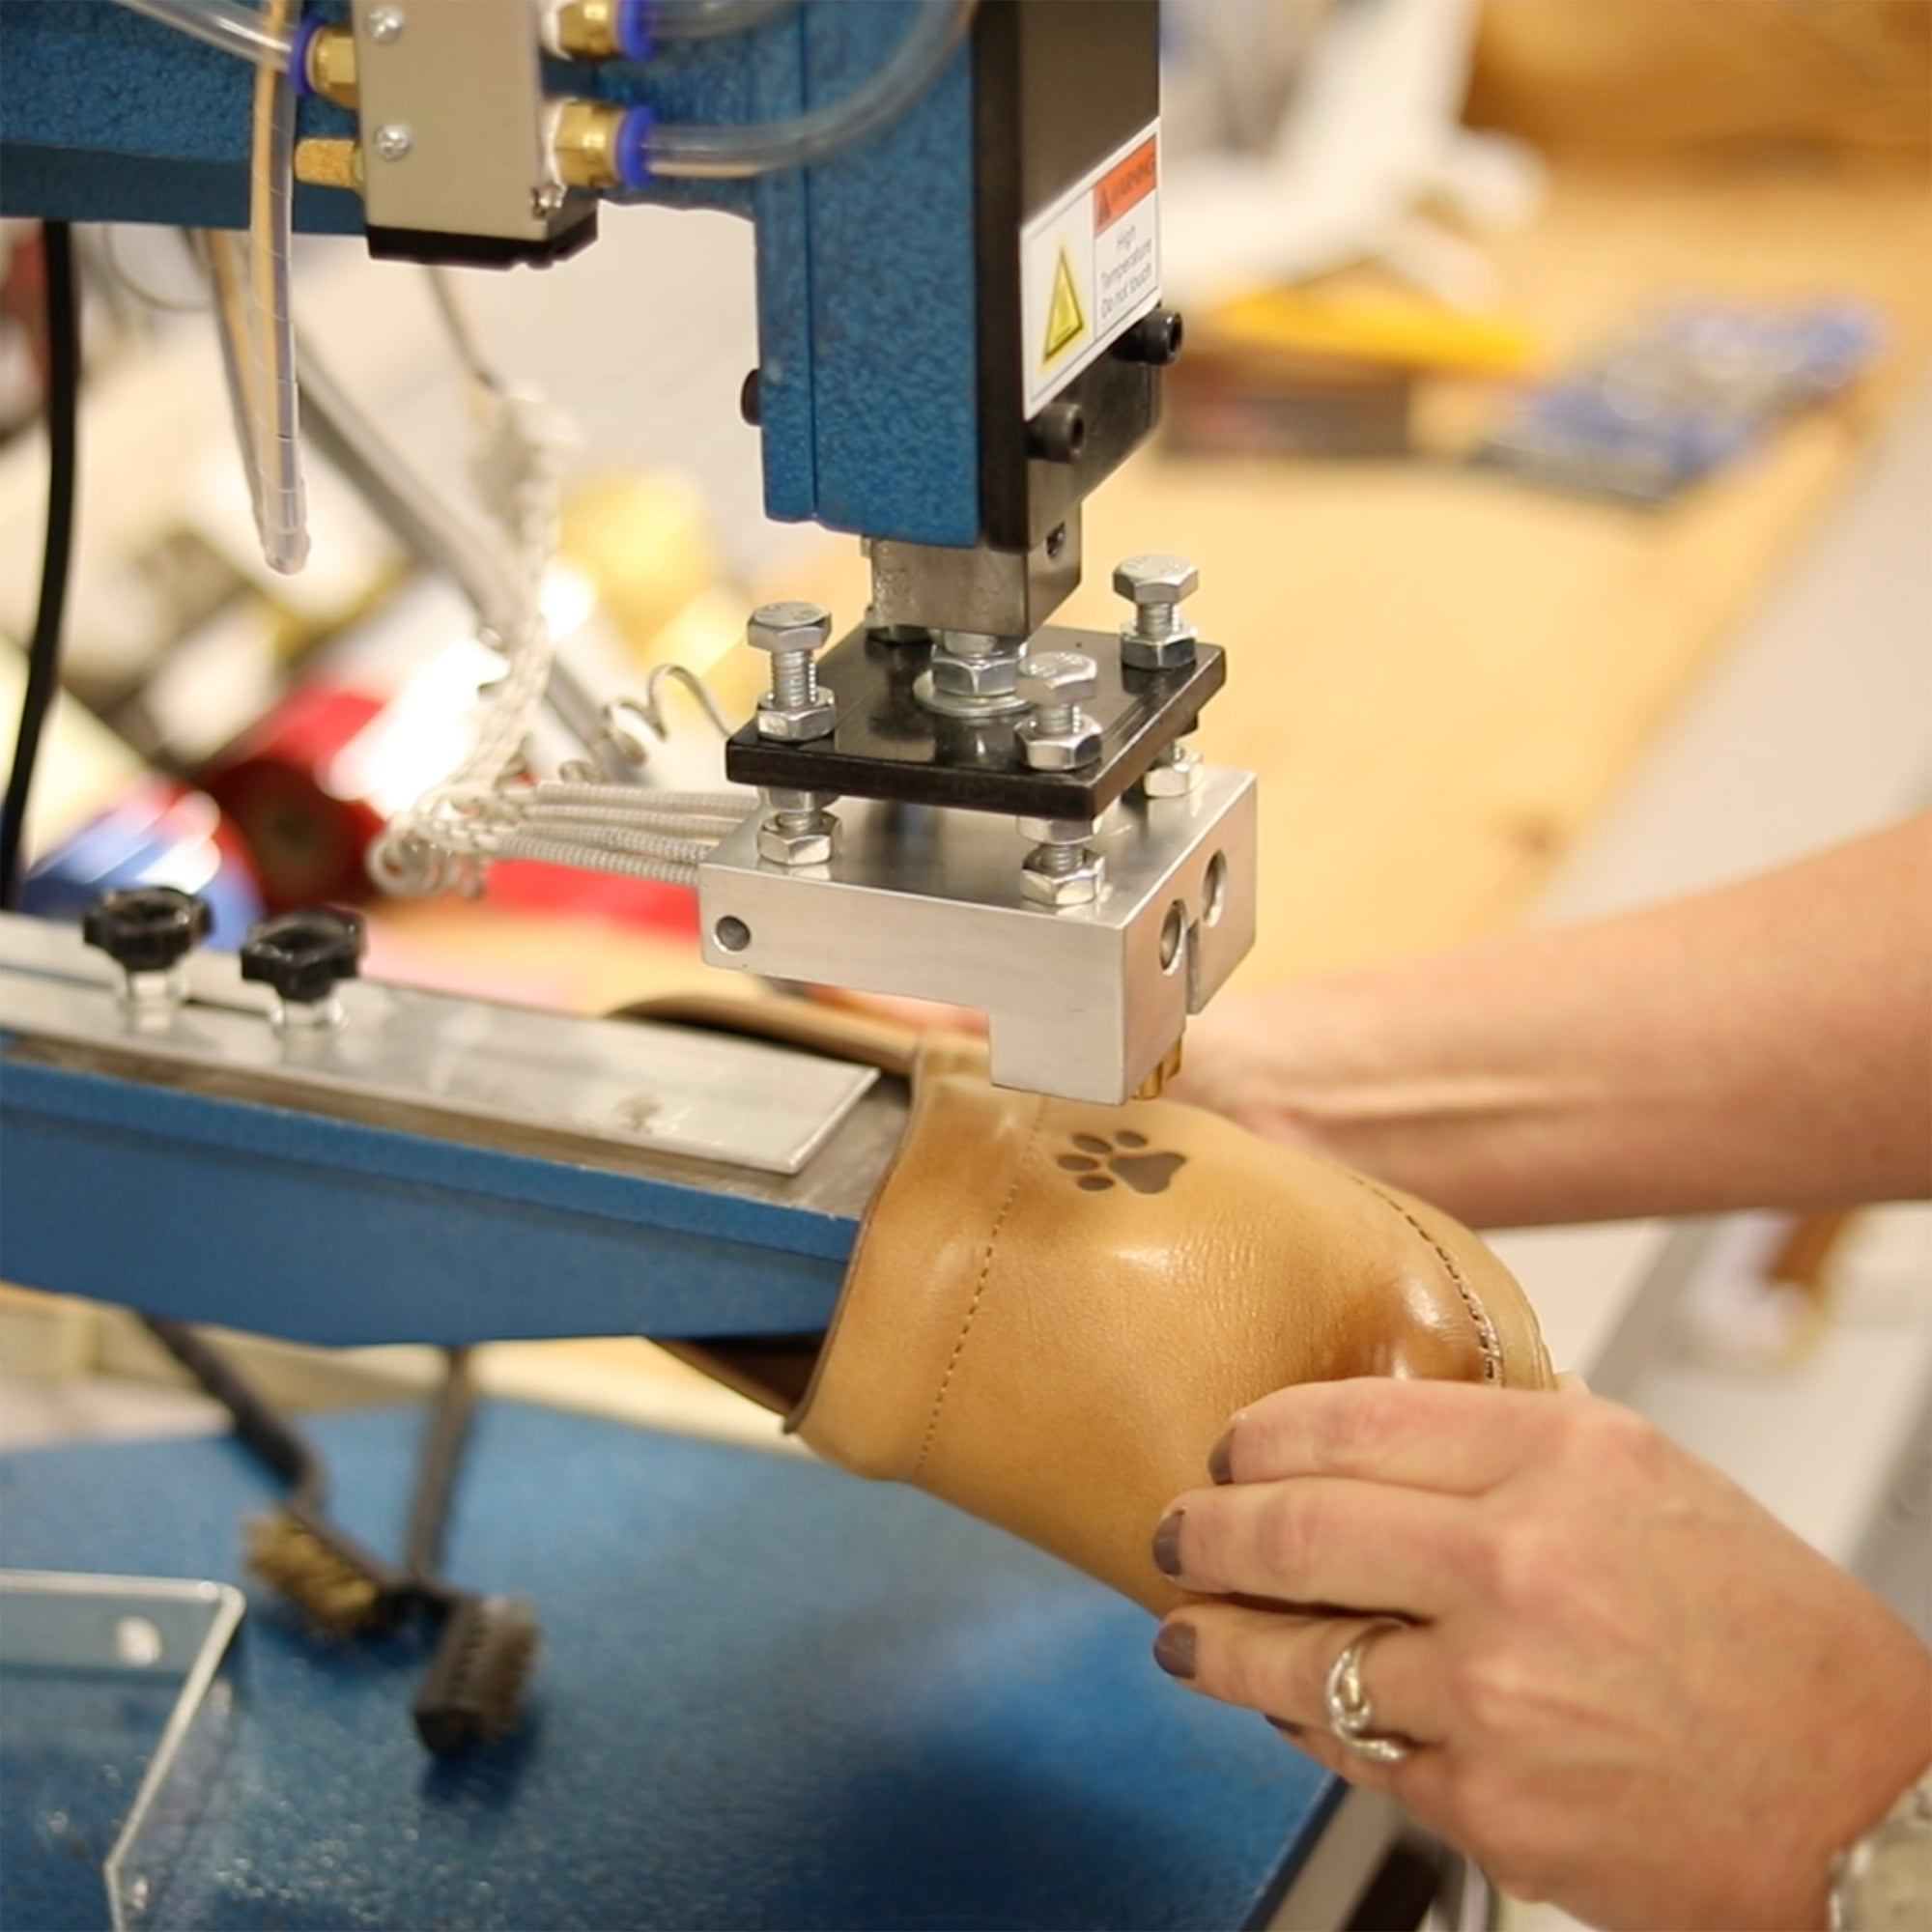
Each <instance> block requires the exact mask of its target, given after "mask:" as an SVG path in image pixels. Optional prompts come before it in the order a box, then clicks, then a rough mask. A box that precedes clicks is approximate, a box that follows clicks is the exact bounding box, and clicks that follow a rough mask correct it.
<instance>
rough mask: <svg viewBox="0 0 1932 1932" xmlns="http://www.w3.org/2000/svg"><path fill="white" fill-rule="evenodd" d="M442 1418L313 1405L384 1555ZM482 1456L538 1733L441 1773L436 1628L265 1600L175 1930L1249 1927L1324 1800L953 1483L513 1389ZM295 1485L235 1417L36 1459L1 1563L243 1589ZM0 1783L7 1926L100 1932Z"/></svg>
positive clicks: (172, 1894)
mask: <svg viewBox="0 0 1932 1932" xmlns="http://www.w3.org/2000/svg"><path fill="white" fill-rule="evenodd" d="M417 1429H418V1420H417V1417H416V1415H415V1414H414V1413H413V1412H412V1411H410V1410H403V1409H383V1410H377V1411H362V1412H359V1413H355V1414H349V1415H339V1416H335V1417H332V1418H328V1419H327V1420H325V1421H322V1422H320V1423H319V1424H318V1425H317V1426H316V1430H315V1434H316V1435H317V1437H318V1439H319V1440H320V1441H321V1442H322V1444H323V1445H324V1447H325V1449H326V1451H327V1454H328V1456H329V1457H330V1459H331V1461H332V1463H333V1465H334V1470H335V1476H336V1488H337V1493H338V1496H339V1497H340V1500H341V1503H342V1513H343V1515H344V1517H345V1518H346V1519H347V1520H349V1522H350V1524H351V1526H352V1527H354V1528H355V1529H357V1530H359V1531H360V1532H361V1533H363V1534H364V1535H366V1536H369V1537H370V1538H372V1539H373V1540H376V1541H377V1542H378V1543H379V1547H392V1546H393V1544H394V1543H395V1541H396V1539H397V1536H398V1534H399V1528H400V1521H401V1517H402V1513H403V1509H404V1506H405V1497H406V1495H407V1491H408V1485H409V1481H410V1476H411V1468H412V1456H413V1445H414V1441H415V1437H416V1433H417ZM471 1458H472V1460H471V1461H470V1463H469V1467H468V1470H467V1480H466V1483H465V1485H464V1488H463V1492H462V1494H461V1496H460V1499H459V1508H458V1514H457V1520H456V1521H455V1523H454V1525H453V1534H452V1539H451V1548H450V1568H451V1572H452V1574H453V1575H455V1576H456V1577H459V1578H461V1579H462V1580H464V1581H465V1582H468V1583H472V1584H475V1585H477V1586H480V1587H487V1588H490V1589H493V1590H508V1591H515V1592H521V1593H524V1594H526V1595H529V1596H531V1597H533V1598H535V1599H536V1600H537V1601H538V1603H539V1605H540V1606H541V1610H542V1614H543V1620H544V1626H545V1631H546V1650H545V1655H544V1658H543V1661H542V1663H541V1666H540V1668H539V1671H538V1674H537V1676H536V1679H535V1681H534V1687H533V1695H532V1701H531V1708H530V1715H529V1719H528V1722H527V1724H526V1732H525V1735H524V1736H523V1737H522V1738H520V1739H519V1740H517V1741H515V1742H514V1743H512V1744H510V1745H508V1746H505V1747H499V1748H497V1750H495V1751H492V1752H486V1753H483V1754H479V1755H478V1756H476V1757H474V1758H472V1759H470V1760H469V1761H467V1762H460V1763H433V1762H431V1761H430V1760H428V1759H427V1758H426V1757H425V1756H424V1755H423V1753H422V1751H421V1749H420V1748H419V1747H418V1746H417V1744H416V1743H415V1739H414V1736H413V1733H412V1729H411V1726H410V1719H409V1704H410V1699H411V1697H412V1694H413V1691H414V1688H415V1681H416V1678H417V1675H418V1673H419V1664H420V1662H421V1659H422V1656H423V1646H422V1644H421V1642H420V1640H419V1639H417V1638H414V1637H412V1636H398V1637H394V1638H390V1639H386V1640H384V1642H382V1643H380V1644H374V1645H363V1646H356V1647H352V1648H346V1649H328V1648H324V1647H319V1646H317V1645H316V1644H314V1643H313V1642H311V1641H310V1640H309V1639H307V1638H306V1637H304V1636H302V1635H301V1634H298V1632H297V1631H296V1629H295V1628H294V1627H293V1626H292V1624H291V1623H290V1622H289V1621H288V1619H287V1617H286V1615H285V1613H283V1612H281V1611H280V1610H278V1609H277V1608H276V1607H275V1606H274V1605H272V1604H271V1603H266V1602H264V1601H263V1599H262V1595H261V1593H260V1592H259V1590H254V1589H251V1599H250V1613H249V1618H248V1623H247V1625H246V1626H244V1630H243V1638H242V1654H241V1663H240V1671H241V1676H240V1683H241V1708H240V1711H239V1714H238V1717H237V1719H236V1729H235V1734H234V1743H233V1746H232V1747H231V1749H230V1751H229V1754H228V1756H227V1758H226V1760H225V1763H224V1766H223V1770H222V1775H221V1776H220V1777H219V1779H218V1780H217V1781H216V1783H215V1786H214V1788H213V1792H212V1794H211V1797H210V1801H209V1804H208V1807H207V1810H206V1812H205V1813H204V1815H203V1817H202V1820H201V1823H200V1826H199V1828H198V1830H197V1833H196V1835H195V1837H194V1839H193V1841H192V1842H191V1844H190V1846H189V1848H188V1850H187V1852H186V1854H185V1856H184V1858H183V1860H182V1861H181V1863H180V1865H179V1867H178V1869H177V1873H176V1876H175V1878H174V1880H173V1882H172V1883H171V1884H169V1885H168V1886H167V1887H166V1889H165V1890H164V1891H163V1893H162V1895H161V1897H160V1898H159V1900H158V1911H157V1913H156V1919H157V1921H158V1922H159V1923H161V1924H179V1925H196V1926H207V1927H220V1928H229V1927H250V1928H266V1927H288V1928H299V1932H322V1929H323V1928H332V1927H348V1926H355V1927H379V1926H380V1927H398V1928H402V1927H407V1928H411V1932H428V1928H431V1927H464V1928H486V1927H504V1928H515V1932H550V1929H551V1928H555V1932H562V1928H566V1927H571V1928H578V1927H582V1928H599V1932H610V1928H617V1927H624V1928H642V1927H671V1926H675V1927H692V1928H696V1927H724V1926H730V1927H774V1928H777V1927H782V1928H799V1932H803V1928H809V1927H840V1928H845V1927H852V1928H857V1927H887V1926H891V1927H901V1928H914V1927H973V1928H984V1929H987V1932H989V1929H990V1928H994V1927H1020V1926H1029V1927H1033V1926H1037V1927H1047V1926H1052V1927H1081V1928H1094V1927H1108V1928H1117V1927H1118V1928H1126V1927H1223V1926H1225V1927H1236V1926H1240V1925H1243V1924H1246V1923H1250V1922H1252V1921H1254V1920H1255V1919H1257V1918H1265V1916H1266V1912H1267V1910H1268V1908H1269V1906H1270V1904H1271V1901H1272V1898H1273V1896H1274V1894H1275V1892H1276V1890H1277V1889H1278V1887H1279V1885H1280V1883H1281V1882H1282V1880H1283V1878H1284V1876H1285V1874H1286V1873H1287V1872H1289V1871H1291V1870H1292V1869H1293V1867H1294V1866H1295V1865H1296V1864H1297V1863H1298V1862H1299V1860H1300V1857H1301V1855H1302V1853H1303V1852H1304V1851H1305V1848H1306V1845H1307V1843H1308V1842H1309V1841H1310V1839H1311V1838H1312V1836H1313V1834H1314V1833H1315V1832H1316V1831H1317V1830H1318V1829H1319V1826H1320V1824H1321V1821H1322V1819H1323V1818H1324V1817H1325V1816H1326V1812H1327V1808H1328V1804H1329V1801H1330V1797H1331V1794H1332V1790H1333V1787H1332V1785H1331V1784H1330V1782H1329V1781H1328V1780H1327V1779H1326V1778H1325V1777H1323V1776H1322V1775H1321V1773H1319V1772H1318V1771H1317V1770H1316V1769H1315V1768H1314V1767H1313V1766H1311V1765H1310V1764H1308V1763H1307V1761H1306V1760H1304V1759H1302V1758H1300V1757H1298V1756H1297V1755H1296V1754H1295V1753H1294V1752H1293V1750H1291V1749H1289V1748H1288V1747H1286V1746H1285V1745H1284V1744H1283V1743H1282V1742H1281V1741H1280V1740H1279V1739H1278V1738H1277V1737H1275V1736H1274V1735H1273V1733H1271V1732H1270V1731H1269V1730H1268V1729H1267V1728H1266V1727H1265V1726H1264V1724H1263V1723H1262V1722H1261V1721H1260V1720H1259V1719H1256V1718H1254V1717H1252V1716H1249V1715H1247V1714H1243V1713H1239V1712H1234V1711H1230V1710H1226V1709H1223V1708H1220V1707H1218V1706H1214V1705H1210V1704H1208V1702H1206V1701H1205V1700H1203V1699H1200V1698H1197V1697H1194V1696H1192V1695H1190V1694H1189V1693H1188V1692H1186V1691H1185V1690H1181V1689H1180V1688H1179V1687H1178V1686H1176V1685H1173V1684H1170V1683H1168V1682H1167V1681H1166V1680H1165V1679H1163V1678H1162V1677H1161V1676H1160V1674H1159V1673H1158V1672H1157V1671H1156V1670H1155V1669H1154V1668H1153V1667H1152V1665H1151V1663H1150V1662H1149V1660H1148V1643H1149V1639H1150V1636H1151V1631H1152V1626H1151V1622H1150V1620H1149V1619H1148V1618H1147V1617H1146V1616H1145V1614H1144V1613H1142V1612H1141V1611H1140V1610H1138V1609H1136V1608H1134V1607H1133V1606H1132V1605H1127V1604H1125V1603H1123V1602H1122V1600H1120V1599H1118V1598H1116V1597H1114V1596H1113V1595H1112V1594H1111V1593H1110V1592H1108V1591H1105V1590H1103V1589H1101V1588H1100V1587H1099V1586H1097V1585H1095V1584H1094V1583H1092V1582H1090V1581H1089V1580H1088V1579H1086V1578H1085V1577H1079V1576H1077V1575H1075V1574H1074V1573H1073V1572H1071V1571H1069V1570H1066V1569H1065V1568H1064V1567H1063V1566H1061V1565H1060V1564H1058V1563H1055V1562H1053V1561H1052V1560H1051V1559H1049V1558H1047V1557H1044V1556H1042V1555H1039V1554H1037V1552H1035V1551H1033V1550H1031V1549H1029V1548H1025V1547H1023V1546H1022V1545H1019V1544H1017V1543H1015V1542H1013V1541H1012V1540H1011V1539H1009V1538H1008V1537H1005V1536H1003V1535H1001V1534H999V1533H998V1532H996V1531H993V1530H990V1529H987V1528H985V1527H984V1526H983V1525H981V1524H980V1523H977V1522H974V1521H971V1520H968V1519H966V1518H964V1517H961V1516H958V1515H957V1514H955V1513H954V1512H952V1511H951V1510H948V1509H946V1508H945V1507H943V1506H942V1505H939V1504H937V1503H934V1502H932V1501H931V1500H930V1499H928V1498H926V1497H923V1496H921V1495H919V1494H916V1493H913V1492H905V1491H899V1490H889V1489H883V1488H879V1487H877V1486H874V1485H869V1484H862V1483H859V1482H856V1481H853V1480H851V1479H849V1478H846V1477H844V1476H841V1475H839V1474H838V1473H837V1472H835V1471H832V1470H828V1469H824V1468H821V1467H819V1466H817V1465H815V1464H810V1463H804V1462H801V1461H794V1460H790V1459H782V1458H779V1457H775V1456H771V1455H768V1454H765V1453H762V1452H759V1451H756V1450H749V1449H739V1448H734V1447H729V1446H725V1445H721V1444H716V1443H706V1442H698V1441H694V1440H689V1439H685V1438H681V1437H677V1436H670V1435H657V1434H653V1433H648V1432H643V1431H639V1430H636V1429H632V1428H628V1427H624V1426H622V1425H618V1424H614V1423H609V1422H602V1421H596V1420H592V1419H588V1418H585V1417H582V1416H571V1415H564V1414H558V1413H553V1412H551V1411H547V1410H542V1409H537V1408H529V1407H523V1406H514V1405H507V1404H491V1405H488V1406H485V1407H484V1408H483V1410H482V1411H481V1412H480V1414H479V1417H478V1421H477V1429H476V1435H475V1437H474V1439H473V1444H472V1451H471ZM271 1493H272V1492H271V1491H270V1488H269V1486H268V1485H267V1483H266V1481H265V1480H264V1479H263V1478H261V1477H260V1475H259V1474H258V1473H257V1471H256V1469H255V1468H254V1466H253V1465H252V1464H251V1463H249V1462H248V1461H247V1460H246V1459H245V1457H244V1456H243V1454H242V1453H241V1450H240V1449H238V1448H237V1447H236V1446H235V1445H234V1444H233V1443H231V1442H229V1441H227V1440H226V1439H220V1438H213V1439H189V1440H184V1441H167V1442H159V1443H139V1444H115V1445H97V1446H89V1447H84V1448H67V1449H57V1450H45V1451H38V1452H31V1453H19V1454H14V1455H12V1456H9V1457H6V1458H4V1459H0V1563H4V1564H6V1565H8V1566H10V1567H14V1568H30V1569H74V1570H91V1571H116V1572H120V1573H123V1574H130V1573H133V1574H155V1575H167V1576H197V1577H199V1576H206V1577H237V1578H238V1580H240V1573H239V1571H238V1567H237V1548H238V1542H239V1538H238V1522H239V1520H240V1519H241V1517H242V1516H243V1515H244V1514H245V1513H247V1512H249V1511H251V1510H254V1509H257V1508H259V1507H261V1506H262V1504H263V1503H264V1501H265V1500H266V1499H267V1498H269V1497H270V1494H271ZM5 1723H6V1718H5V1713H4V1712H0V1728H4V1726H5ZM15 1744H17V1740H12V1741H10V1746H9V1753H8V1756H9V1761H10V1763H16V1762H17V1760H18V1753H17V1751H15V1750H14V1748H13V1747H14V1745H15ZM0 1799H4V1800H5V1802H6V1811H7V1813H8V1815H7V1816H6V1818H5V1820H4V1833H5V1837H4V1849H5V1857H4V1861H0V1864H4V1873H3V1874H0V1880H3V1882H0V1923H4V1924H5V1925H6V1927H7V1928H8V1932H32V1928H35V1927H56V1926H57V1927H58V1928H60V1932H81V1928H83V1927H89V1926H93V1925H104V1923H105V1919H106V1914H105V1907H104V1903H103V1901H102V1897H101V1893H100V1889H99V1866H98V1857H99V1853H100V1852H101V1851H104V1849H105V1846H104V1845H84V1844H77V1842H76V1832H77V1830H78V1829H79V1828H78V1827H77V1826H76V1825H75V1824H74V1822H73V1821H74V1820H75V1819H78V1818H81V1817H83V1816H84V1815H85V1813H84V1809H83V1808H82V1807H80V1806H75V1807H74V1808H73V1809H72V1810H71V1813H70V1820H69V1824H68V1827H67V1832H66V1836H65V1839H64V1840H63V1839H62V1837H61V1835H60V1834H59V1833H52V1832H49V1831H48V1830H47V1829H46V1819H45V1816H44V1813H43V1808H41V1807H44V1806H46V1805H47V1804H50V1803H51V1800H50V1799H48V1798H47V1797H46V1795H45V1794H44V1793H42V1794H40V1795H38V1796H36V1797H34V1798H31V1799H30V1798H29V1797H28V1796H27V1795H26V1794H25V1793H24V1792H23V1791H22V1790H21V1789H19V1788H17V1786H16V1788H14V1789H4V1790H0Z"/></svg>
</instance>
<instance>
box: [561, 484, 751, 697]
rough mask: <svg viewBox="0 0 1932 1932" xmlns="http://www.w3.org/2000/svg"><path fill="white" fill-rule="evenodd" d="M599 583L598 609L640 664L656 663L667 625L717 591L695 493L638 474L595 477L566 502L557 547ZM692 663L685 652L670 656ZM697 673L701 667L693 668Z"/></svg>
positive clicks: (662, 656)
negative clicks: (696, 602) (603, 613)
mask: <svg viewBox="0 0 1932 1932" xmlns="http://www.w3.org/2000/svg"><path fill="white" fill-rule="evenodd" d="M558 550H559V554H560V555H561V557H562V560H563V561H564V562H565V563H568V564H571V565H574V566H575V567H576V568H577V569H578V570H579V571H581V572H582V574H583V575H584V576H585V577H586V578H588V579H589V580H590V582H591V583H592V584H593V585H594V586H595V588H596V592H597V598H598V602H599V604H600V605H601V606H602V608H603V610H604V612H605V614H606V615H607V616H608V617H609V618H610V619H611V624H612V626H613V628H614V629H615V630H616V632H617V633H618V635H619V636H620V637H621V638H622V639H623V640H624V642H625V644H626V645H627V646H628V647H629V649H630V651H631V653H632V654H633V656H634V657H635V658H636V659H637V661H638V663H639V664H640V665H652V664H659V663H662V662H664V661H665V658H666V656H667V653H666V651H665V648H664V646H663V644H662V642H661V641H660V639H661V636H662V634H663V632H664V631H665V629H666V628H667V626H668V625H670V624H671V623H672V621H673V620H674V619H675V618H677V616H678V615H679V613H680V612H681V611H684V610H685V609H686V608H687V607H688V606H689V605H690V604H691V603H692V602H693V601H694V600H695V599H696V598H697V597H699V596H700V595H702V594H703V593H706V592H711V591H716V590H717V589H718V588H719V582H718V564H717V557H716V554H715V553H714V552H713V549H712V545H711V538H710V533H709V531H708V530H707V528H706V526H705V517H704V507H703V504H702V503H701V502H700V501H699V499H698V497H697V495H696V492H695V491H693V490H691V489H690V488H688V487H687V486H686V485H684V484H682V483H678V482H675V481H673V480H672V479H671V478H670V477H668V476H657V475H652V474H650V473H648V472H644V471H633V472H626V473H618V474H613V475H606V476H602V477H597V478H593V479H592V480H591V481H590V482H588V483H586V484H585V485H583V487H582V488H581V489H579V490H577V491H575V492H573V493H572V495H571V497H570V500H569V501H568V502H567V503H566V504H565V505H564V511H563V533H562V539H561V542H560V544H559V546H558ZM671 655H674V656H676V657H678V658H680V659H681V660H682V661H683V662H685V663H693V662H694V661H693V660H692V659H690V658H689V657H687V656H685V653H684V652H683V651H682V650H679V651H677V652H674V653H671ZM694 668H702V667H701V666H697V665H696V664H694Z"/></svg>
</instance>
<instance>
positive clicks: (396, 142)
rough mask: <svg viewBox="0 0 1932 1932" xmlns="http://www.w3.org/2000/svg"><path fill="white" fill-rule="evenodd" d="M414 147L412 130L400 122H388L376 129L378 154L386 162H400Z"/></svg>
mask: <svg viewBox="0 0 1932 1932" xmlns="http://www.w3.org/2000/svg"><path fill="white" fill-rule="evenodd" d="M412 145H413V143H412V139H411V136H410V130H409V129H408V128H405V127H404V126H403V125H402V123H401V122H400V121H388V122H384V125H383V126H382V127H380V128H377V129H376V152H377V153H378V154H379V155H381V156H382V157H383V158H384V160H385V161H400V160H401V159H402V158H403V156H405V155H407V154H408V153H409V151H410V149H411V147H412Z"/></svg>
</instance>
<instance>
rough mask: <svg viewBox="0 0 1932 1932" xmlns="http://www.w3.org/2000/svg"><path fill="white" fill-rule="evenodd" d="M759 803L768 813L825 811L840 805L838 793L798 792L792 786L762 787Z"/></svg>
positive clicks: (759, 791) (760, 788)
mask: <svg viewBox="0 0 1932 1932" xmlns="http://www.w3.org/2000/svg"><path fill="white" fill-rule="evenodd" d="M758 803H759V804H760V805H761V806H763V807H764V809H765V810H767V811H823V810H825V808H826V807H827V806H828V805H837V804H838V793H837V792H836V791H797V790H794V789H793V788H792V787H791V786H790V785H762V786H760V787H759V790H758Z"/></svg>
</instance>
